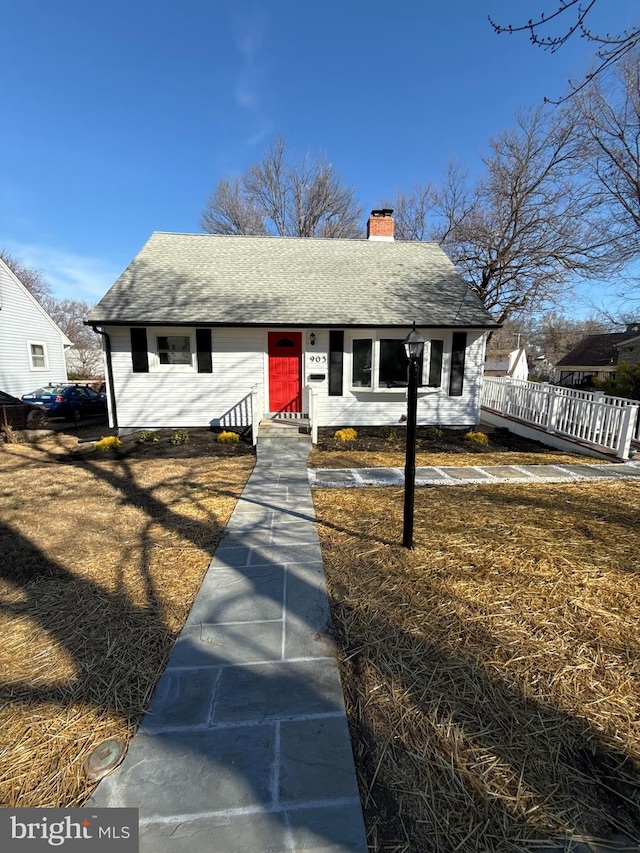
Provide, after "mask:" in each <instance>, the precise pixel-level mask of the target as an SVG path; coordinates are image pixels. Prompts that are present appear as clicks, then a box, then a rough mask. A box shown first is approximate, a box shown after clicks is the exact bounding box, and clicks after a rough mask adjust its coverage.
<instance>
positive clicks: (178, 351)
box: [158, 335, 191, 364]
mask: <svg viewBox="0 0 640 853" xmlns="http://www.w3.org/2000/svg"><path fill="white" fill-rule="evenodd" d="M158 358H159V360H160V364H191V342H190V339H189V335H160V336H159V337H158Z"/></svg>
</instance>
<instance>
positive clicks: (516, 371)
mask: <svg viewBox="0 0 640 853" xmlns="http://www.w3.org/2000/svg"><path fill="white" fill-rule="evenodd" d="M484 373H485V376H509V377H511V379H523V380H525V381H526V380H527V379H528V378H529V365H528V364H527V353H526V352H525V349H524V347H520V348H519V349H514V350H511V352H509V350H487V357H486V360H485V363H484Z"/></svg>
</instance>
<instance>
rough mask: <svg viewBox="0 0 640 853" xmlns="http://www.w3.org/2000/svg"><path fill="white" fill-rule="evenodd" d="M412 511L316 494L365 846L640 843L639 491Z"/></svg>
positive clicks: (443, 495) (392, 502) (509, 494)
mask: <svg viewBox="0 0 640 853" xmlns="http://www.w3.org/2000/svg"><path fill="white" fill-rule="evenodd" d="M402 498H403V492H402V490H401V489H380V488H376V489H375V490H374V489H354V490H350V489H344V490H315V491H314V501H315V505H316V512H317V517H318V522H319V524H318V530H319V533H320V537H321V542H322V550H323V559H324V561H325V570H326V575H327V583H328V589H329V593H330V598H331V602H332V612H333V619H334V624H335V628H336V632H337V640H338V646H339V656H340V665H341V673H342V679H343V686H344V688H345V694H346V697H345V698H346V702H347V710H348V715H349V719H350V726H351V731H352V737H353V743H354V752H355V756H356V763H357V769H358V777H359V785H360V793H361V798H362V802H363V807H364V810H365V818H366V823H367V829H368V835H369V843H370V849H371V850H372V851H391V850H393V851H397V852H398V853H409V851H411V853H425V852H426V851H438V853H440V851H453V850H458V851H463V853H465V851H468V853H475V851H478V850H482V851H490V853H493V852H494V851H495V853H497V851H522V850H535V849H539V848H540V846H541V845H542V844H543V842H545V843H546V844H547V845H548V846H549V847H553V846H554V839H559V838H565V839H566V838H568V837H569V836H571V837H573V838H574V839H579V838H582V839H587V840H589V839H591V840H592V839H595V838H605V839H615V838H617V839H620V838H621V837H625V838H627V839H633V840H634V841H637V839H638V838H640V611H639V609H638V601H640V554H639V551H638V548H637V545H636V540H637V525H638V518H639V517H640V483H637V482H629V481H626V482H606V483H603V482H600V483H575V484H560V485H549V484H527V485H516V484H511V485H509V484H504V485H499V486H497V485H492V486H468V487H461V488H456V489H419V490H418V491H417V493H416V516H415V533H416V549H415V550H414V551H407V550H406V549H403V548H402V547H400V546H399V544H398V543H399V542H400V541H401V538H402ZM629 849H637V848H633V847H631V848H629Z"/></svg>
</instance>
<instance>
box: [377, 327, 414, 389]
mask: <svg viewBox="0 0 640 853" xmlns="http://www.w3.org/2000/svg"><path fill="white" fill-rule="evenodd" d="M408 365H409V359H408V358H407V354H406V352H405V350H404V344H403V342H402V341H401V340H400V339H399V338H395V339H389V340H384V339H383V340H381V341H380V371H379V378H378V381H379V385H380V387H381V388H406V387H407V367H408Z"/></svg>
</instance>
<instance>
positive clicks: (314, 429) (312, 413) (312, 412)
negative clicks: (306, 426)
mask: <svg viewBox="0 0 640 853" xmlns="http://www.w3.org/2000/svg"><path fill="white" fill-rule="evenodd" d="M309 421H310V425H311V444H313V445H316V444H317V443H318V418H317V417H316V389H315V388H314V387H313V386H311V385H310V386H309Z"/></svg>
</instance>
